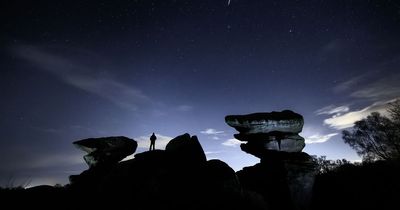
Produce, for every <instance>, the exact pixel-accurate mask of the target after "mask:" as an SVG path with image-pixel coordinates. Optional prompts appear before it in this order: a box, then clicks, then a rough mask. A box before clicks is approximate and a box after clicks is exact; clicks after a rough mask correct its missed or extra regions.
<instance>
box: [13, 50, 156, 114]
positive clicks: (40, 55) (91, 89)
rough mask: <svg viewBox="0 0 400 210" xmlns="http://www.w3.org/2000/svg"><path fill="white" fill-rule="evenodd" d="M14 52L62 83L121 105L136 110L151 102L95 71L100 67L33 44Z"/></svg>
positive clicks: (136, 90) (140, 92) (126, 86)
mask: <svg viewBox="0 0 400 210" xmlns="http://www.w3.org/2000/svg"><path fill="white" fill-rule="evenodd" d="M14 52H15V54H16V55H17V56H18V57H20V58H22V59H24V60H25V61H28V62H30V63H32V64H34V65H36V66H37V67H39V69H41V70H43V71H46V72H48V73H51V74H53V75H54V76H56V77H58V78H59V79H60V80H61V81H63V82H64V83H66V84H68V85H70V86H73V87H75V88H78V89H81V90H83V91H86V92H88V93H91V94H94V95H97V96H99V97H101V98H104V99H106V100H108V101H110V102H112V103H114V104H116V105H118V106H120V107H122V108H127V109H130V110H137V109H138V106H139V104H143V103H147V102H149V101H150V99H149V97H148V96H146V95H145V94H144V93H142V91H140V90H139V89H136V88H134V87H131V86H128V85H126V84H123V83H122V82H120V81H118V80H116V79H113V78H111V77H110V75H107V76H104V75H100V74H96V72H99V71H100V70H99V69H95V68H94V67H89V66H87V65H84V64H82V63H81V62H79V61H77V59H72V58H71V57H70V58H67V57H65V56H60V55H56V54H53V53H50V52H46V51H45V50H42V49H40V48H36V47H18V48H15V49H14Z"/></svg>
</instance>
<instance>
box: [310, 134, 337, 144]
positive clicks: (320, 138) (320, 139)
mask: <svg viewBox="0 0 400 210" xmlns="http://www.w3.org/2000/svg"><path fill="white" fill-rule="evenodd" d="M336 135H338V133H330V134H326V135H320V134H314V135H311V136H308V137H305V140H306V144H313V143H324V142H326V141H328V140H329V139H330V138H332V137H334V136H336Z"/></svg>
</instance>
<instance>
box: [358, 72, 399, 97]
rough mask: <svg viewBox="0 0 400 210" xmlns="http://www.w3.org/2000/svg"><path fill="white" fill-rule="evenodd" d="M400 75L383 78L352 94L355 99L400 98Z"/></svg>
mask: <svg viewBox="0 0 400 210" xmlns="http://www.w3.org/2000/svg"><path fill="white" fill-rule="evenodd" d="M399 81H400V74H399V75H392V76H391V77H387V78H382V79H380V80H377V81H374V82H372V83H370V84H367V85H366V86H365V87H363V88H360V89H359V90H356V91H354V92H352V93H351V95H350V96H352V97H354V98H366V99H375V100H382V99H390V98H394V97H398V96H400V82H399Z"/></svg>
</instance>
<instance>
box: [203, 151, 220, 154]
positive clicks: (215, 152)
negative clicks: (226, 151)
mask: <svg viewBox="0 0 400 210" xmlns="http://www.w3.org/2000/svg"><path fill="white" fill-rule="evenodd" d="M221 152H222V151H205V152H204V154H206V155H212V154H219V153H221Z"/></svg>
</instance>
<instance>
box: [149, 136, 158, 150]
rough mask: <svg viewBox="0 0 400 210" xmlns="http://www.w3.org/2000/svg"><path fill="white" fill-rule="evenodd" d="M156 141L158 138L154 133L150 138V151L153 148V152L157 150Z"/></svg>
mask: <svg viewBox="0 0 400 210" xmlns="http://www.w3.org/2000/svg"><path fill="white" fill-rule="evenodd" d="M156 139H157V137H156V135H155V134H154V133H153V134H152V135H151V136H150V149H149V151H151V150H152V149H151V147H153V150H155V149H156Z"/></svg>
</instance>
